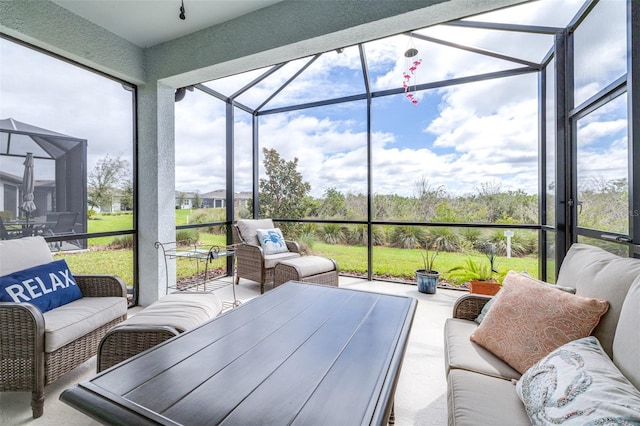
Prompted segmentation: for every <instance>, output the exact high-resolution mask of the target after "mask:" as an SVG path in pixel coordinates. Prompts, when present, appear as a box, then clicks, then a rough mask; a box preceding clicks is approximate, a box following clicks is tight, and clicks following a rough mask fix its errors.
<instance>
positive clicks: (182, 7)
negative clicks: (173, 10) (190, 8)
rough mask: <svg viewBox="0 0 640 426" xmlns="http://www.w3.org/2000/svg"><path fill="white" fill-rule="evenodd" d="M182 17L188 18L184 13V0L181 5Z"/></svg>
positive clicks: (183, 18)
mask: <svg viewBox="0 0 640 426" xmlns="http://www.w3.org/2000/svg"><path fill="white" fill-rule="evenodd" d="M179 16H180V19H182V20H183V21H184V20H185V19H187V17H186V16H185V14H184V0H182V5H181V6H180V15H179Z"/></svg>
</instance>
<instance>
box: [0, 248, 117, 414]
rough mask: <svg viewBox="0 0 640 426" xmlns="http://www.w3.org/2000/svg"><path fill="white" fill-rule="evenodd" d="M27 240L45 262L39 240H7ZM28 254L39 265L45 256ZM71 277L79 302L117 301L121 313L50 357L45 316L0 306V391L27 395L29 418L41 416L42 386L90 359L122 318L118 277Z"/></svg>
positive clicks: (21, 306)
mask: <svg viewBox="0 0 640 426" xmlns="http://www.w3.org/2000/svg"><path fill="white" fill-rule="evenodd" d="M31 238H39V239H41V244H42V245H44V250H46V252H48V256H49V257H51V253H50V252H49V247H48V246H47V243H46V241H45V240H44V239H43V238H41V237H30V238H28V239H27V238H25V239H20V240H10V241H12V242H17V244H20V243H21V242H22V241H21V240H29V239H31ZM3 244H6V242H3ZM11 248H13V247H11ZM11 248H10V247H8V246H7V247H4V246H3V247H0V262H3V260H4V259H6V258H8V257H9V256H10V254H9V252H11ZM29 254H32V255H33V257H34V258H38V255H40V260H42V257H43V256H45V260H46V254H45V253H44V252H41V253H34V252H33V251H32V252H31V253H29ZM36 264H39V263H36ZM5 266H6V265H5ZM0 269H2V268H0ZM20 269H23V268H22V267H18V269H17V270H20ZM74 278H75V280H76V283H77V284H78V287H79V288H80V291H81V292H82V295H83V298H82V299H80V301H81V300H83V299H85V298H95V297H118V298H120V297H122V298H124V309H123V311H124V312H123V315H121V316H119V317H117V318H115V319H113V320H111V321H109V322H107V323H105V324H102V325H99V326H97V328H95V329H94V330H91V331H88V332H87V333H85V334H84V335H83V336H81V337H79V338H77V339H76V340H73V341H71V342H70V343H67V344H66V345H64V346H62V347H59V348H58V349H55V350H52V351H51V352H47V351H46V350H45V346H46V342H45V339H46V335H45V317H46V316H47V313H45V314H43V313H42V312H41V311H40V310H39V309H38V308H37V307H35V306H34V305H32V304H30V303H13V302H0V324H1V326H0V391H1V392H5V391H18V392H23V391H31V407H32V411H33V417H34V418H37V417H40V416H42V414H43V408H44V387H45V386H46V385H48V384H50V383H52V382H53V381H55V380H56V379H57V378H59V377H60V376H62V375H63V374H65V373H67V372H68V371H71V370H72V369H74V368H75V367H77V366H78V365H80V364H82V363H83V362H84V361H86V360H87V359H89V358H91V357H92V356H94V355H95V354H96V353H97V349H98V344H99V343H100V340H101V339H102V337H103V336H104V335H105V334H106V333H107V330H109V329H110V328H111V327H113V326H114V325H116V324H118V323H120V322H122V321H124V320H125V319H126V316H127V313H126V297H127V291H126V287H125V285H124V282H123V281H122V280H121V279H120V278H118V277H115V276H112V275H74ZM73 303H76V302H73ZM50 312H52V311H50Z"/></svg>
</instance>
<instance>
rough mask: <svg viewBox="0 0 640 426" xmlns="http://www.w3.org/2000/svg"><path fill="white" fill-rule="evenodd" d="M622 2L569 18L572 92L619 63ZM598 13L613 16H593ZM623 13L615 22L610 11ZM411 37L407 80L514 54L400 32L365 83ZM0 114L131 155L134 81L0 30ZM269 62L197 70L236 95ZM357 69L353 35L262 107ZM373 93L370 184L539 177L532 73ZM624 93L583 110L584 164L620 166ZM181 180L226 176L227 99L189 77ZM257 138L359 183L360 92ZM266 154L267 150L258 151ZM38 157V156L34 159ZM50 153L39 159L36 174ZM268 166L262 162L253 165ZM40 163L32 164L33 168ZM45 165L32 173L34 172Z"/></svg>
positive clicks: (550, 7) (514, 36)
mask: <svg viewBox="0 0 640 426" xmlns="http://www.w3.org/2000/svg"><path fill="white" fill-rule="evenodd" d="M582 3H583V1H582V0H541V1H538V2H532V3H529V4H526V5H521V6H517V7H514V8H508V9H504V10H501V11H497V12H493V13H490V14H485V15H482V16H478V17H474V18H472V19H473V20H484V21H495V22H510V23H518V24H533V25H549V26H565V25H566V24H567V23H568V22H569V21H570V20H571V18H572V16H573V14H574V13H575V12H576V11H577V10H578V9H579V8H580V6H581V4H582ZM624 9H625V7H624V2H623V1H621V0H602V1H601V2H600V3H599V4H598V6H597V7H596V10H597V11H598V17H597V19H595V18H590V19H587V20H586V21H585V22H584V23H583V24H582V25H583V26H584V27H583V28H582V27H581V28H580V29H579V30H578V31H577V32H576V36H575V39H576V53H577V55H578V56H577V60H576V69H579V70H580V72H578V73H576V99H577V100H578V101H583V100H585V99H588V98H589V97H590V96H592V95H593V94H595V93H596V92H597V91H598V90H600V89H602V88H603V87H604V86H606V85H607V84H609V83H610V82H611V81H613V80H615V79H616V78H618V77H619V76H621V75H623V74H624V72H625V67H626V59H625V49H626V44H625V35H624V28H625V27H624V19H625V17H624ZM601 22H606V23H607V25H605V26H602V25H600V23H601ZM616 23H620V25H616ZM418 33H419V34H422V35H425V36H430V37H437V38H441V39H445V40H450V41H453V42H457V43H462V42H464V43H465V44H467V45H468V44H471V45H472V46H474V47H478V48H483V49H488V50H492V51H496V52H499V53H502V54H507V55H513V56H517V57H518V58H521V59H525V60H529V61H534V62H539V61H540V60H541V59H542V57H544V55H545V54H546V53H547V52H548V50H549V49H550V48H551V46H552V43H553V40H552V38H551V37H550V36H540V35H531V34H525V35H522V34H518V33H510V32H506V33H505V32H498V31H487V30H477V29H467V28H457V27H451V26H444V25H440V26H436V27H432V28H427V29H423V30H419V31H418ZM409 47H415V48H417V49H418V51H419V53H418V55H417V56H416V57H415V58H414V59H417V60H421V63H420V64H419V65H418V67H417V69H416V72H415V74H414V75H413V76H412V80H410V82H412V83H417V84H424V83H429V82H434V81H441V80H445V79H450V78H458V77H465V76H471V75H477V74H481V73H486V72H493V71H499V70H505V69H512V68H519V67H521V66H522V65H520V64H514V63H509V62H507V61H503V60H500V59H495V58H487V57H484V56H480V55H477V54H475V53H471V52H466V51H462V50H458V49H454V48H451V47H448V46H442V45H438V44H434V43H430V42H427V41H423V40H420V39H418V38H415V37H414V38H412V39H409V38H408V37H407V36H404V35H399V36H395V37H390V38H388V39H383V40H377V41H372V42H369V43H366V44H365V53H366V60H367V64H368V70H369V73H370V82H371V88H372V90H373V91H378V90H386V89H392V88H398V87H401V84H402V82H403V78H402V76H403V73H404V72H405V71H406V70H407V69H408V67H409V66H411V65H412V64H411V61H408V60H406V59H405V57H404V55H403V53H404V51H405V50H406V49H407V48H409ZM0 58H1V63H2V65H1V66H0V93H1V95H2V101H1V102H0V118H7V117H13V118H14V119H16V120H19V121H23V122H27V123H29V124H32V125H35V126H38V127H43V128H46V129H49V130H53V131H56V132H60V133H65V134H68V135H71V136H75V137H79V138H86V139H87V140H88V141H89V142H88V143H89V170H91V169H92V168H93V166H94V165H95V164H96V161H98V160H99V159H101V158H103V157H104V156H105V155H107V154H108V155H110V156H112V157H117V156H121V157H122V158H124V159H127V160H129V161H131V159H132V137H133V136H132V135H133V133H132V128H133V122H132V117H131V92H129V91H127V90H125V89H124V88H123V86H122V85H121V84H120V83H118V82H115V81H112V80H109V79H105V78H103V77H101V76H98V75H95V74H92V73H90V72H86V71H84V70H81V69H79V68H76V67H74V66H72V65H70V64H68V63H65V62H62V61H59V60H56V59H54V58H51V57H49V56H46V55H43V54H41V53H38V52H34V51H31V50H29V49H27V48H25V47H22V46H18V45H15V44H14V43H12V42H8V41H6V40H1V41H0ZM309 60H310V58H301V59H299V60H297V61H292V63H290V64H287V65H286V66H285V67H283V68H282V69H281V70H279V71H277V72H276V73H274V74H273V75H271V76H270V77H269V78H267V79H265V80H264V81H263V82H262V83H260V84H259V85H258V86H256V87H255V88H253V89H251V90H249V91H247V92H246V93H244V94H243V95H241V96H239V97H238V101H239V102H241V103H243V104H245V105H247V106H249V107H251V108H256V107H258V106H259V105H261V104H263V102H264V101H265V100H266V99H267V98H268V97H269V96H271V95H272V94H273V93H274V92H275V91H276V90H277V89H278V88H280V87H281V86H282V84H283V83H284V82H286V81H287V80H288V79H289V78H290V77H291V76H292V75H293V73H295V72H296V71H297V70H299V69H300V68H301V67H302V66H303V65H304V64H306V63H307V62H308V61H309ZM265 70H266V69H263V70H257V71H254V72H249V73H245V74H244V75H238V76H232V77H228V78H225V79H221V80H219V81H214V82H206V83H205V84H206V85H207V86H209V87H211V88H213V89H215V90H217V91H219V92H221V93H223V94H225V95H231V94H232V93H234V92H236V91H237V90H238V89H240V88H241V87H243V86H244V85H245V84H246V83H248V82H249V81H252V80H253V79H254V78H255V77H256V76H257V75H260V74H261V73H262V72H264V71H265ZM363 92H364V82H363V77H362V68H361V65H360V57H359V52H358V48H357V47H355V46H351V47H347V48H345V49H344V51H343V52H342V53H338V52H335V51H332V52H328V53H326V54H323V55H321V56H320V57H319V58H318V59H317V60H316V61H315V62H313V63H312V64H311V65H310V66H309V67H308V68H307V69H306V70H305V71H304V72H303V73H302V74H301V75H300V76H299V77H298V78H297V79H296V80H295V81H294V82H293V83H292V84H290V85H289V86H288V87H286V88H285V89H284V90H282V91H281V92H280V93H279V94H277V95H276V96H275V97H274V98H273V99H272V100H271V101H270V102H269V103H267V104H266V106H264V107H263V108H262V109H261V110H262V111H265V110H269V109H271V108H277V107H282V106H287V105H296V104H301V103H307V102H314V101H320V100H326V99H332V98H338V97H343V96H350V95H356V94H361V93H363ZM414 95H415V97H416V98H417V99H418V103H417V105H414V104H412V103H411V102H410V101H409V100H408V99H407V98H406V97H405V96H404V95H402V94H401V95H394V96H387V97H378V98H375V99H374V100H373V102H372V134H371V139H372V153H371V156H372V161H373V192H374V193H376V194H399V195H405V196H411V195H414V188H415V183H416V182H417V181H419V180H421V179H423V178H424V179H426V180H427V181H428V183H429V185H430V186H432V187H439V186H442V187H443V188H444V189H446V190H447V191H448V192H449V193H450V194H452V195H461V194H470V193H474V192H477V189H478V188H479V187H480V184H481V183H485V182H492V183H497V184H498V185H500V187H502V188H503V189H505V190H523V191H525V192H527V193H537V191H538V187H537V186H538V178H537V177H538V147H537V145H538V124H537V122H538V121H537V120H538V101H537V98H538V74H537V73H529V74H524V75H520V76H514V77H509V78H504V79H496V80H488V81H483V82H475V83H467V84H463V85H457V86H448V87H444V88H439V89H434V90H429V91H421V92H416V93H415V94H414ZM625 102H626V98H624V97H622V98H619V99H618V100H616V101H615V102H613V103H612V104H610V105H607V107H605V108H602V109H601V110H597V111H595V112H594V113H592V114H591V115H589V116H587V117H585V118H583V119H581V120H580V121H579V122H578V123H577V126H578V146H579V148H580V152H579V155H578V162H579V165H578V169H579V176H581V177H583V178H584V179H585V181H586V180H588V179H592V178H602V179H614V178H618V177H624V176H626V167H627V151H626V130H627V129H626V105H625ZM175 111H176V126H175V128H176V154H175V155H176V189H177V190H182V191H198V192H200V193H206V192H209V191H212V190H217V189H222V188H224V187H225V176H226V170H225V128H226V127H225V105H224V103H222V102H221V101H219V100H217V99H215V98H213V97H210V96H208V95H205V94H203V93H202V92H200V91H198V90H195V91H193V92H187V94H186V97H185V99H184V100H183V101H181V102H178V103H176V109H175ZM234 137H235V159H236V160H235V162H234V167H235V170H234V173H235V187H236V191H247V190H250V189H251V172H252V167H251V157H250V153H251V149H252V148H251V140H252V128H251V116H250V115H249V114H247V113H245V112H242V111H240V110H238V109H236V116H235V125H234ZM259 137H260V149H261V150H262V148H270V149H276V150H277V151H278V152H279V154H280V155H281V157H282V158H284V159H285V160H287V161H290V160H293V159H294V158H298V160H299V165H298V170H299V171H300V172H301V174H302V175H303V179H304V180H305V181H307V182H309V183H310V184H311V188H312V190H311V193H312V195H313V196H316V197H321V196H322V195H323V193H324V191H326V190H327V189H329V188H336V189H338V190H339V191H341V192H343V193H353V194H359V193H366V192H367V168H366V161H367V145H366V144H367V128H366V102H365V101H354V102H348V103H344V104H337V105H331V106H325V107H318V108H311V109H305V110H298V111H294V112H287V113H278V114H266V115H262V116H260V118H259ZM261 158H262V156H261ZM41 163H42V161H41ZM0 168H1V169H2V171H9V172H11V173H14V174H16V175H19V174H21V173H22V172H21V170H22V165H21V163H19V164H18V163H16V162H15V161H12V162H8V161H6V160H4V159H0ZM49 169H50V167H47V166H46V165H43V164H38V163H36V170H37V171H36V179H46V178H48V177H47V174H50V173H51V172H50V171H48V170H49ZM260 170H261V176H263V168H262V163H261V165H260ZM38 171H39V172H38ZM38 173H40V174H38Z"/></svg>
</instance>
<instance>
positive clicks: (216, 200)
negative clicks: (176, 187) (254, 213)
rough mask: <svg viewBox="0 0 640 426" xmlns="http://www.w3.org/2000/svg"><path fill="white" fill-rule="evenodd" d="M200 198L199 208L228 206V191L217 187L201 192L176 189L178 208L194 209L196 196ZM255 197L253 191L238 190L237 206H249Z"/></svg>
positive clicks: (236, 195)
mask: <svg viewBox="0 0 640 426" xmlns="http://www.w3.org/2000/svg"><path fill="white" fill-rule="evenodd" d="M198 197H199V198H200V206H199V208H215V207H218V208H219V207H226V206H227V191H226V190H224V189H217V190H215V191H210V192H205V193H203V194H200V193H199V192H198V191H176V204H175V205H176V208H177V209H193V208H198V207H196V206H195V200H196V198H198ZM252 197H253V194H252V193H251V192H237V193H236V194H235V197H234V199H235V208H242V207H245V208H246V207H248V206H249V200H251V198H252Z"/></svg>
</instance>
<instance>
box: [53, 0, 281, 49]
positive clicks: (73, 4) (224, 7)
mask: <svg viewBox="0 0 640 426" xmlns="http://www.w3.org/2000/svg"><path fill="white" fill-rule="evenodd" d="M52 1H53V2H54V3H56V4H58V5H59V6H62V7H64V8H65V9H67V10H69V11H71V12H73V13H74V14H76V15H79V16H81V17H83V18H85V19H87V20H88V21H91V22H93V23H94V24H96V25H99V26H101V27H103V28H105V29H106V30H108V31H110V32H112V33H114V34H116V35H117V36H119V37H121V38H123V39H125V40H128V41H130V42H131V43H133V44H135V45H137V46H140V47H151V46H155V45H157V44H160V43H164V42H166V41H169V40H174V39H176V38H179V37H182V36H184V35H187V34H191V33H193V32H195V31H198V30H201V29H204V28H207V27H211V26H213V25H216V24H219V23H221V22H225V21H229V20H231V19H234V18H237V17H238V16H242V15H246V14H248V13H251V12H253V11H255V10H258V9H262V8H264V7H267V6H270V5H272V4H275V3H278V2H280V1H281V0H184V8H185V17H186V19H184V20H182V19H180V18H179V15H180V6H181V0H153V1H152V0H100V1H79V0H52Z"/></svg>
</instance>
